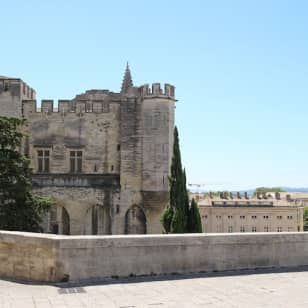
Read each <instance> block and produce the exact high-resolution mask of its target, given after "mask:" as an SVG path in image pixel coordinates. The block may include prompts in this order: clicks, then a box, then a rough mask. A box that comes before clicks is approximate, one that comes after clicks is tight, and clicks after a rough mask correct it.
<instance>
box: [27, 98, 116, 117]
mask: <svg viewBox="0 0 308 308" xmlns="http://www.w3.org/2000/svg"><path fill="white" fill-rule="evenodd" d="M55 106H56V105H55V103H54V100H50V99H43V100H41V106H40V107H39V105H38V102H37V101H36V100H23V109H24V112H25V113H42V114H45V115H49V114H51V113H57V114H62V115H65V114H67V113H76V114H78V115H79V114H82V113H107V112H109V106H110V103H109V102H105V101H103V100H96V101H86V100H62V99H61V100H58V104H57V107H55Z"/></svg>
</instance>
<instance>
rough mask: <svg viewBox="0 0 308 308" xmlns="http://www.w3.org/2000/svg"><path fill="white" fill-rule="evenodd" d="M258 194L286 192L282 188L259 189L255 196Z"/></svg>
mask: <svg viewBox="0 0 308 308" xmlns="http://www.w3.org/2000/svg"><path fill="white" fill-rule="evenodd" d="M257 192H261V193H267V192H284V190H283V189H281V188H280V187H257V188H256V190H255V192H254V196H255V195H256V194H257Z"/></svg>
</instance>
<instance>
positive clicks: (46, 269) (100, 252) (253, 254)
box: [0, 231, 308, 281]
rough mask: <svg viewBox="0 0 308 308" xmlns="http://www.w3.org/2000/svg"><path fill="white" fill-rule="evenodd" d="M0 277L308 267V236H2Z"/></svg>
mask: <svg viewBox="0 0 308 308" xmlns="http://www.w3.org/2000/svg"><path fill="white" fill-rule="evenodd" d="M0 247H1V249H0V261H1V262H0V276H1V277H2V278H12V279H15V278H18V279H25V280H29V281H61V280H67V279H69V280H71V281H78V280H88V279H100V278H104V277H114V276H119V277H121V276H129V275H151V274H167V273H169V274H170V273H189V272H201V271H208V272H211V271H226V270H239V269H256V268H271V267H297V266H305V265H308V233H302V232H300V233H246V234H239V233H233V234H198V235H192V234H185V235H129V236H63V235H48V234H33V233H21V232H7V231H1V232H0Z"/></svg>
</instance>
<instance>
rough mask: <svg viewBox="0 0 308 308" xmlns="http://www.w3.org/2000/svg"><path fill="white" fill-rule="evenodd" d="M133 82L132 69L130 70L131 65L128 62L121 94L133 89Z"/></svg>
mask: <svg viewBox="0 0 308 308" xmlns="http://www.w3.org/2000/svg"><path fill="white" fill-rule="evenodd" d="M133 86H134V84H133V80H132V76H131V73H130V69H129V65H128V62H127V63H126V69H125V74H124V78H123V82H122V87H121V93H126V92H127V90H128V89H129V88H131V87H133Z"/></svg>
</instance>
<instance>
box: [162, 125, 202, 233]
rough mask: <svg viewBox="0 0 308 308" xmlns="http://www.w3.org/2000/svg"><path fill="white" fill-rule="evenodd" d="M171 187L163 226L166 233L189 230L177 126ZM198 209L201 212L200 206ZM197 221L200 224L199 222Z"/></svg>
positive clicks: (186, 192)
mask: <svg viewBox="0 0 308 308" xmlns="http://www.w3.org/2000/svg"><path fill="white" fill-rule="evenodd" d="M169 187H170V188H169V204H168V206H167V207H166V208H165V210H164V212H163V214H162V217H161V223H162V225H163V228H164V230H165V232H166V233H185V232H189V227H188V223H189V215H190V209H189V196H188V191H187V187H186V171H185V169H184V170H183V169H182V162H181V153H180V146H179V135H178V130H177V128H176V127H175V128H174V143H173V156H172V163H171V175H170V177H169ZM197 211H198V213H199V210H198V208H197ZM199 216H200V215H199ZM196 223H197V224H198V222H196ZM198 230H199V229H198Z"/></svg>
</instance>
